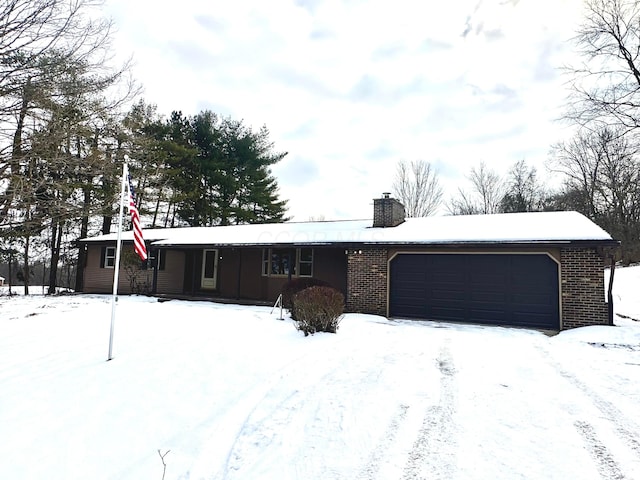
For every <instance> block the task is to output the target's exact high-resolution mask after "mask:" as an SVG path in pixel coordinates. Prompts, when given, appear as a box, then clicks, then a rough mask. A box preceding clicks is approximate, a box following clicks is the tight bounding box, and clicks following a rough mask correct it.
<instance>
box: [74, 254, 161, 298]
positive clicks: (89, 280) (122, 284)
mask: <svg viewBox="0 0 640 480" xmlns="http://www.w3.org/2000/svg"><path fill="white" fill-rule="evenodd" d="M101 251H102V245H88V247H87V263H86V265H85V268H84V290H83V291H84V292H85V293H112V292H113V274H114V269H113V268H101V267H102V265H100V260H101ZM124 252H133V245H125V244H123V245H122V254H124ZM152 273H153V270H151V269H149V270H140V271H138V272H137V273H136V276H135V279H136V282H137V283H138V284H139V285H143V284H147V285H149V288H150V286H151V282H152ZM131 280H132V279H131V277H130V275H129V274H128V273H127V272H126V271H125V269H124V268H120V275H119V277H118V293H122V294H128V293H131Z"/></svg>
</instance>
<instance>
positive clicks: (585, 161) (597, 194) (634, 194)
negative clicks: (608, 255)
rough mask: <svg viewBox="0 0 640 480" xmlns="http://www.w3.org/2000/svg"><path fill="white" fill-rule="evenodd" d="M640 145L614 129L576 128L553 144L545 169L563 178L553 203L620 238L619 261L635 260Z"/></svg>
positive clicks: (639, 244) (639, 245)
mask: <svg viewBox="0 0 640 480" xmlns="http://www.w3.org/2000/svg"><path fill="white" fill-rule="evenodd" d="M639 152H640V148H639V147H638V145H636V144H634V143H633V142H631V141H630V139H629V138H628V135H623V134H622V133H621V132H620V129H611V128H604V129H600V130H598V131H596V132H592V131H581V132H579V133H578V134H577V135H576V136H575V137H574V138H573V139H571V140H570V141H568V142H561V143H558V144H556V145H554V146H553V148H552V151H551V159H550V162H549V168H550V169H551V171H553V172H557V173H560V174H561V175H563V177H564V178H565V181H564V188H563V190H562V192H561V193H560V195H557V196H556V198H555V202H556V203H557V204H559V205H560V207H561V208H570V209H574V210H577V211H579V212H581V213H583V214H584V215H586V216H588V217H589V218H591V219H592V220H594V221H595V222H596V223H598V224H599V225H600V226H601V227H603V228H604V229H606V230H607V231H609V232H610V233H611V234H612V235H613V236H614V237H615V238H617V239H619V240H621V241H622V247H623V250H622V255H623V260H625V261H627V262H629V261H635V260H638V259H640V240H639V239H640V161H639V160H638V153H639Z"/></svg>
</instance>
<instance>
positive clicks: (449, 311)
mask: <svg viewBox="0 0 640 480" xmlns="http://www.w3.org/2000/svg"><path fill="white" fill-rule="evenodd" d="M464 314H465V311H464V309H462V308H456V307H441V306H434V307H433V308H431V309H430V312H429V315H428V316H427V317H425V318H427V319H428V320H450V321H454V322H455V321H458V320H457V319H459V318H460V316H462V315H464Z"/></svg>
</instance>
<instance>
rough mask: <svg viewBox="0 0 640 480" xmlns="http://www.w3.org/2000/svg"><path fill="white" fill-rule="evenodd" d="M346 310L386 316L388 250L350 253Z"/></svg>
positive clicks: (367, 249) (375, 249)
mask: <svg viewBox="0 0 640 480" xmlns="http://www.w3.org/2000/svg"><path fill="white" fill-rule="evenodd" d="M347 311H348V312H359V313H371V314H375V315H386V314H387V249H386V248H363V249H362V250H360V249H358V250H349V252H348V255H347Z"/></svg>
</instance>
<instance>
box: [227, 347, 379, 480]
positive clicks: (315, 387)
mask: <svg viewBox="0 0 640 480" xmlns="http://www.w3.org/2000/svg"><path fill="white" fill-rule="evenodd" d="M361 351H362V348H358V349H353V350H352V358H351V360H352V362H351V363H350V367H351V368H350V369H345V368H344V367H345V364H344V359H343V358H341V357H339V356H337V357H335V358H330V359H328V361H327V362H326V363H325V369H324V372H323V374H322V375H321V376H320V377H318V376H317V375H316V374H310V373H309V372H310V371H313V369H314V368H316V366H315V365H313V366H311V365H309V364H305V363H298V364H297V366H296V367H295V368H287V376H289V377H290V376H295V377H296V378H297V379H298V381H296V382H295V383H296V385H297V388H296V390H294V391H291V390H286V391H281V392H279V391H278V389H279V387H280V385H281V382H280V381H279V380H277V381H275V382H273V383H272V384H271V385H270V386H269V388H268V389H267V390H265V391H264V392H263V395H262V397H261V398H260V399H259V400H258V399H255V398H254V400H253V403H252V406H251V408H248V409H246V410H245V411H246V412H247V413H246V414H245V415H244V419H243V421H242V424H241V425H240V427H239V429H238V430H237V433H236V435H235V438H234V440H233V442H232V444H231V446H230V448H229V451H228V454H227V456H226V461H225V463H224V465H223V467H222V469H221V471H219V473H218V475H217V476H215V478H220V479H226V478H235V477H234V475H237V474H239V472H240V470H242V469H244V468H246V466H247V465H246V464H247V461H249V462H251V461H252V460H251V459H255V458H257V457H258V456H259V454H262V453H263V452H264V451H265V450H266V449H268V448H269V447H270V446H271V445H273V444H274V443H277V442H281V441H282V428H287V427H290V426H291V424H293V423H295V422H296V419H297V417H301V416H300V412H302V411H305V410H306V411H307V412H310V411H314V412H315V415H316V421H318V422H321V421H322V420H323V418H325V417H323V416H322V415H321V414H322V411H323V409H324V408H328V407H329V406H332V405H335V406H336V407H338V408H339V409H340V411H335V410H332V411H331V414H330V415H329V416H328V417H326V418H327V419H328V420H329V422H330V423H331V425H334V426H335V428H336V432H341V431H342V430H344V426H343V423H344V421H345V417H344V413H343V412H342V411H341V410H342V408H343V407H344V405H342V403H341V398H343V397H344V395H345V394H347V393H348V392H343V391H340V390H336V391H333V390H329V389H327V385H329V384H331V383H332V382H331V381H333V383H334V387H335V386H336V385H335V379H336V378H342V377H345V376H346V377H348V378H351V376H352V375H353V371H354V370H355V369H356V367H357V366H362V367H364V368H365V369H366V370H367V374H366V375H364V377H377V376H379V374H380V370H379V365H376V364H373V365H371V364H369V362H368V361H367V360H366V359H365V360H364V361H363V360H360V359H359V353H360V352H361ZM305 358H307V356H305ZM309 358H312V357H309ZM358 362H363V363H362V364H361V363H358ZM359 376H362V375H361V374H359ZM281 378H283V376H282V375H281V376H280V379H281ZM343 380H344V379H343ZM343 383H345V382H344V381H343V382H338V384H343ZM285 384H286V385H287V388H288V385H290V384H291V379H289V380H287V382H285ZM334 398H335V399H337V401H336V402H334ZM332 408H335V407H332ZM318 415H319V416H318ZM301 418H305V416H304V415H302V417H301ZM329 429H331V426H329ZM305 463H308V460H305ZM317 468H319V469H320V471H319V472H315V474H317V478H340V477H339V476H337V475H338V474H337V472H334V471H333V468H332V466H331V464H330V463H327V462H326V461H323V462H321V463H320V464H319V465H317Z"/></svg>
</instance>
